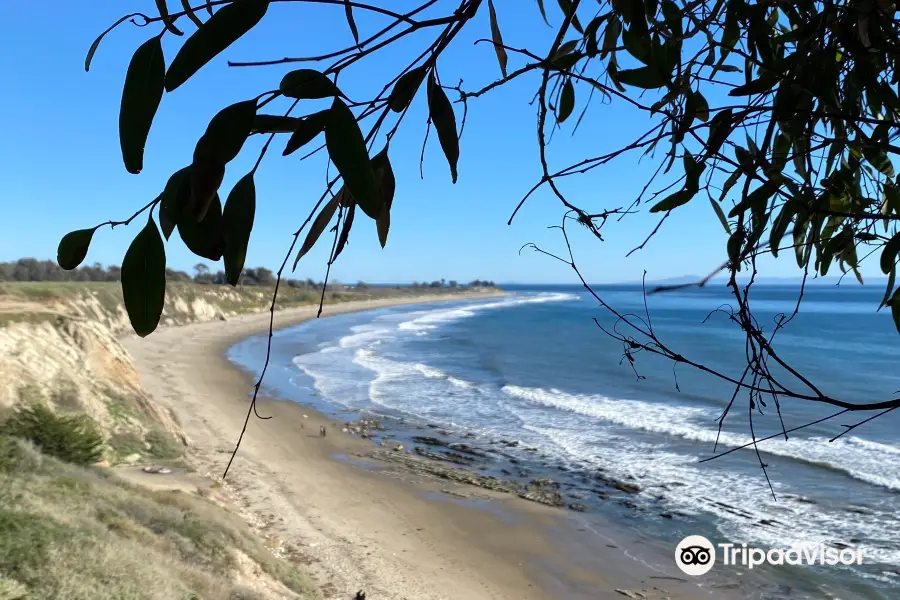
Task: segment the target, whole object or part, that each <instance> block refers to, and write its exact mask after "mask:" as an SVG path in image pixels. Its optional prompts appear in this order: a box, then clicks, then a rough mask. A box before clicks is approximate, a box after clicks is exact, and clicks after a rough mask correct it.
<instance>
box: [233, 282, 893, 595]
mask: <svg viewBox="0 0 900 600" xmlns="http://www.w3.org/2000/svg"><path fill="white" fill-rule="evenodd" d="M598 290H599V291H600V293H601V295H602V296H603V298H604V300H606V301H607V302H608V303H609V304H611V305H613V306H614V307H616V308H617V309H618V310H620V311H621V312H623V313H633V314H641V315H642V314H643V311H644V299H643V296H642V294H641V291H640V289H639V288H638V287H634V286H600V287H598ZM509 291H510V292H511V295H510V296H508V297H503V298H498V299H484V300H477V301H474V302H451V303H443V304H440V305H418V306H405V307H394V308H390V309H382V310H377V311H370V312H365V313H355V314H347V315H338V316H335V317H330V318H327V319H321V320H318V321H312V322H308V323H305V324H302V325H300V326H298V327H294V328H291V329H287V330H284V331H280V332H278V333H277V334H276V336H275V338H274V340H273V358H272V363H271V365H270V372H269V373H270V374H269V375H267V380H266V382H265V384H264V387H265V388H266V389H267V390H268V391H270V392H273V393H277V394H278V395H280V396H282V397H285V398H289V399H293V400H296V401H298V402H301V403H306V404H313V405H315V407H316V408H318V409H321V410H325V411H327V412H331V413H332V414H335V415H336V417H338V418H343V417H345V416H347V415H351V414H353V413H354V412H355V411H360V410H362V411H366V412H371V413H377V414H381V415H385V416H386V417H389V418H392V419H393V421H392V422H393V423H395V427H394V428H393V431H392V432H391V435H393V436H395V437H397V436H399V437H401V438H402V436H403V431H404V428H405V430H406V431H407V434H408V435H414V434H417V433H418V434H420V435H422V432H421V431H419V428H421V427H423V426H425V425H428V424H431V425H432V426H435V425H436V426H438V427H439V428H441V429H443V430H445V431H448V432H452V433H451V434H450V435H452V436H456V437H465V438H466V440H467V442H468V443H470V444H472V445H475V446H481V447H483V448H485V449H494V453H495V456H497V458H498V460H497V462H496V463H495V464H491V465H489V466H487V467H484V468H485V469H487V470H488V472H491V473H497V474H498V475H500V474H501V473H502V475H501V476H508V475H509V476H512V477H514V478H516V477H518V478H521V479H522V480H523V481H527V480H528V479H529V478H533V477H537V476H546V475H547V474H551V476H552V477H554V479H556V480H558V481H564V482H566V488H565V489H567V490H568V491H569V492H572V493H573V496H572V497H573V498H579V500H578V502H583V503H585V504H588V505H589V506H590V507H591V511H590V512H588V513H585V515H586V518H591V515H595V516H596V517H597V518H606V519H608V518H610V517H612V518H615V519H617V520H618V521H620V522H621V521H622V519H627V521H625V522H627V524H628V526H629V527H633V528H635V529H637V530H640V531H642V532H644V533H646V535H648V536H652V537H653V538H654V539H659V540H660V543H664V544H670V545H671V546H672V547H673V548H674V545H675V543H677V541H678V540H680V539H681V538H683V537H684V536H686V535H689V534H699V535H705V536H706V537H708V538H709V539H710V540H713V541H714V542H715V543H718V542H733V543H736V544H738V545H740V544H741V543H747V544H749V545H751V546H756V547H760V548H763V549H768V548H775V547H778V548H786V547H790V546H791V545H794V544H820V543H821V544H826V545H831V546H836V547H842V546H843V545H846V546H850V547H854V548H862V549H863V551H864V564H863V565H862V566H852V567H847V566H840V565H839V566H834V567H827V566H814V567H811V566H796V567H789V566H783V567H763V568H759V569H755V570H754V571H755V576H758V578H759V581H760V582H761V588H760V589H765V590H768V591H766V592H765V594H769V595H762V594H763V592H760V595H756V596H751V595H750V592H748V597H759V598H763V597H767V598H774V597H785V598H817V599H818V598H896V597H898V596H900V415H898V414H896V413H890V414H887V415H885V416H883V417H881V418H879V419H876V420H874V421H872V422H870V423H867V424H865V425H863V426H861V427H859V428H857V429H854V430H853V431H851V432H849V433H848V434H847V435H845V436H843V437H841V438H839V439H838V440H836V441H833V442H829V439H831V438H832V437H834V436H835V435H837V434H838V433H841V432H842V431H843V430H844V427H845V426H846V425H851V424H853V423H855V422H857V421H859V420H861V419H863V418H865V417H867V416H869V415H868V414H863V415H849V414H848V415H844V416H842V417H839V418H837V419H833V420H830V421H826V422H824V423H821V424H818V425H814V426H810V427H808V428H806V429H803V430H801V431H797V432H795V433H791V434H789V436H788V439H784V437H783V436H782V437H776V438H774V439H771V440H767V441H764V442H761V443H759V444H758V451H759V455H757V453H756V452H755V451H754V450H753V449H752V448H748V449H745V450H740V451H737V452H734V453H731V454H728V455H726V456H723V457H720V458H717V459H715V460H712V461H709V462H701V460H702V459H704V458H708V457H710V456H713V455H714V454H715V452H716V449H715V443H716V440H717V439H718V444H719V445H718V451H719V452H721V451H723V450H726V449H730V448H733V447H735V446H741V445H744V444H747V443H749V442H750V441H751V440H752V438H751V434H750V426H751V423H752V427H753V431H754V432H755V433H756V435H757V437H765V436H767V435H770V434H774V433H778V432H779V431H780V430H781V427H782V425H781V422H782V421H783V423H784V426H785V427H786V428H792V427H796V426H799V425H802V424H804V423H807V422H810V421H813V420H816V419H819V418H821V417H824V416H826V415H828V414H831V413H834V412H836V410H837V409H835V408H834V407H825V406H822V405H819V404H817V403H812V402H807V401H798V400H791V399H785V400H783V401H782V403H781V406H780V408H781V411H780V412H781V414H780V416H779V414H778V411H776V407H775V405H774V403H773V402H771V401H767V406H766V407H759V408H761V412H760V410H753V411H751V410H750V409H749V406H748V400H747V397H746V394H743V395H739V396H738V398H737V400H736V402H735V405H734V408H733V410H732V412H731V414H730V415H729V417H728V418H727V420H726V421H725V423H724V426H723V427H722V430H721V432H719V431H718V422H717V418H718V417H719V416H720V415H721V413H722V410H723V408H724V407H725V405H726V404H727V402H728V400H730V398H731V396H732V393H733V387H732V386H731V385H729V384H728V383H727V382H722V381H721V380H717V379H715V378H713V377H711V376H709V375H706V374H703V373H700V372H697V371H696V370H692V369H691V368H690V367H687V366H685V365H678V366H675V367H673V364H672V363H671V362H668V361H664V360H661V359H659V358H658V357H654V356H652V355H643V354H640V353H639V354H636V355H635V364H634V366H635V369H636V370H637V374H638V375H640V378H638V376H637V375H636V373H635V371H634V370H632V368H631V366H630V365H629V362H628V361H627V360H625V359H624V353H623V348H622V346H621V344H619V343H618V342H615V341H614V340H612V339H611V338H609V337H608V336H606V335H605V334H604V333H603V332H602V331H601V329H600V328H599V327H598V326H597V324H595V322H594V320H593V319H594V318H597V320H598V321H599V322H600V324H602V325H604V326H606V327H612V326H613V325H614V323H613V322H612V321H611V320H610V318H609V315H608V314H607V313H605V312H604V311H603V309H601V308H600V307H598V306H597V303H596V301H595V300H594V299H593V298H591V297H589V296H588V295H587V294H585V293H584V292H583V290H582V289H581V288H575V287H514V288H512V289H510V290H509ZM796 293H797V290H796V289H794V288H791V287H786V286H770V287H764V286H757V288H756V291H755V299H754V300H753V304H752V306H753V308H754V310H755V311H756V316H757V318H758V319H759V322H760V324H761V325H762V327H763V328H764V330H766V331H771V329H772V328H773V324H774V319H775V318H776V315H778V314H779V313H790V312H791V311H792V310H793V307H794V305H795V303H796ZM881 293H882V290H880V289H876V288H875V286H867V287H864V288H860V287H859V286H856V285H855V284H854V285H845V286H841V287H840V288H833V287H810V288H808V289H807V291H806V295H805V298H804V302H803V304H802V306H801V312H800V314H799V315H798V316H797V317H796V318H795V319H794V320H793V321H792V322H791V324H790V325H789V326H788V327H787V328H786V329H785V330H783V331H781V332H779V334H778V335H777V336H776V338H775V349H776V351H777V352H778V353H779V355H780V356H782V357H783V358H785V359H786V360H788V361H789V362H790V364H791V365H792V366H793V367H795V368H796V369H797V370H798V371H799V372H800V373H802V374H803V375H804V376H806V377H808V378H809V379H811V380H812V381H813V382H814V383H815V384H816V385H818V386H819V387H820V389H822V391H823V392H825V393H827V394H828V395H830V396H832V397H835V398H841V399H845V400H852V401H860V402H861V401H874V400H884V399H889V398H892V397H895V396H896V394H898V393H900V392H898V390H900V335H898V333H897V331H896V330H895V329H894V326H893V323H892V321H891V317H890V314H889V312H888V311H882V312H880V313H879V312H876V308H877V306H878V302H879V301H880V296H881ZM648 302H649V310H650V317H651V319H652V324H653V327H654V329H655V331H656V332H657V334H658V335H659V337H660V339H661V340H662V341H663V342H664V343H665V344H666V345H667V346H669V347H670V348H672V349H674V350H676V351H677V352H680V353H681V354H683V355H685V356H688V357H689V358H691V359H692V360H695V361H697V362H701V363H703V364H705V365H707V366H709V367H711V368H714V369H717V370H719V371H721V372H723V373H726V374H728V375H730V376H732V377H735V378H739V377H740V375H741V373H742V371H743V369H744V366H745V364H746V363H745V361H744V352H745V347H744V341H743V340H744V338H743V335H742V332H741V331H740V330H739V329H738V328H737V327H736V326H735V325H734V324H733V323H732V322H731V321H730V320H729V319H728V317H727V311H722V310H719V311H717V309H720V308H722V307H723V306H727V305H728V304H729V296H728V293H727V290H725V288H724V286H715V287H712V288H707V289H702V290H700V289H692V290H683V291H678V292H671V293H667V294H662V295H658V296H652V297H650V298H649V299H648ZM229 356H230V358H231V359H232V360H233V361H234V362H236V363H238V364H240V365H241V366H243V367H245V368H247V369H250V370H255V371H257V372H258V371H259V369H260V367H261V364H262V360H263V358H264V356H265V338H264V337H263V336H259V337H253V338H249V339H247V340H244V341H243V342H241V343H240V344H238V345H236V346H235V347H233V348H232V349H231V350H230V352H229ZM784 375H785V379H784V381H785V382H786V383H787V382H788V381H789V379H788V376H787V375H786V374H784ZM791 385H792V386H795V387H796V382H795V381H792V382H791ZM897 413H900V411H897ZM347 418H350V417H349V416H347ZM434 431H435V430H434V429H429V433H427V434H426V435H432V434H433V432H434ZM497 440H505V441H515V442H518V445H517V446H515V447H509V446H508V445H503V446H502V448H503V450H502V452H497V451H496V448H497V445H496V443H497ZM760 458H761V459H762V461H763V462H764V463H765V464H766V465H767V469H766V472H767V473H768V477H769V480H770V481H771V486H772V490H774V496H773V493H772V490H770V488H769V484H768V483H767V481H766V477H765V474H764V472H763V470H762V469H761V467H760ZM598 472H601V473H603V474H604V475H605V476H607V477H611V478H614V479H617V480H622V481H629V482H633V483H636V484H638V485H639V486H640V487H641V493H639V494H621V495H619V496H616V494H615V493H614V492H613V493H612V494H611V498H610V499H602V498H600V497H599V496H596V495H592V493H591V491H590V490H591V487H590V486H589V485H585V483H586V482H587V481H588V480H589V479H590V478H591V477H592V476H593V474H596V473H598ZM616 498H619V499H622V498H627V499H628V500H629V501H630V502H633V503H634V505H635V506H636V508H635V506H631V507H628V506H623V504H621V503H620V502H616V501H615V500H616ZM573 501H574V500H573ZM662 515H666V517H665V518H664V517H663V516H662ZM669 517H673V518H669ZM728 568H729V567H726V566H722V567H721V568H719V567H717V569H716V573H717V575H718V576H719V577H720V578H721V579H722V580H723V581H725V582H727V581H728V578H729V576H730V574H729V572H728V571H727V569H728ZM745 574H746V573H745ZM735 576H736V575H735ZM754 593H755V592H754Z"/></svg>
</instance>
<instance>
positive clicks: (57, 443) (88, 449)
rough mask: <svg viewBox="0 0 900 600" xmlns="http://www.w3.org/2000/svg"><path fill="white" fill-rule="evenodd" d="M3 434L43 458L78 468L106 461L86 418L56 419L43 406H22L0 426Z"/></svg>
mask: <svg viewBox="0 0 900 600" xmlns="http://www.w3.org/2000/svg"><path fill="white" fill-rule="evenodd" d="M0 433H2V434H6V435H9V436H12V437H18V438H22V439H25V440H28V441H30V442H31V443H32V444H34V445H35V446H37V447H38V448H40V450H41V451H42V452H43V453H44V454H49V455H50V456H55V457H56V458H58V459H60V460H63V461H66V462H70V463H73V464H76V465H89V464H92V463H95V462H98V461H99V460H100V459H101V458H103V437H102V436H101V435H100V432H99V431H98V430H97V426H96V425H95V424H94V422H93V421H92V420H91V419H90V417H88V416H87V415H57V414H56V413H54V412H53V411H52V410H50V409H49V408H48V407H46V406H45V405H43V404H38V403H33V404H28V405H26V406H22V407H19V408H17V409H16V410H14V411H13V414H12V415H11V416H10V417H9V418H7V419H6V421H5V422H4V423H3V424H2V425H0Z"/></svg>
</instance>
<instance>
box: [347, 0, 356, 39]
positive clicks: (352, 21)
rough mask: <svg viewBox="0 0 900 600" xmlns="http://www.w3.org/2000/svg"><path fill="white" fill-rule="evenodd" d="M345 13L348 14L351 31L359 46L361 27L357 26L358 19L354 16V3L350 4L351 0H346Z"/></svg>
mask: <svg viewBox="0 0 900 600" xmlns="http://www.w3.org/2000/svg"><path fill="white" fill-rule="evenodd" d="M344 14H345V15H346V16H347V25H349V26H350V33H351V34H353V41H354V42H356V45H357V46H359V29H357V27H356V19H354V18H353V5H352V4H350V0H344Z"/></svg>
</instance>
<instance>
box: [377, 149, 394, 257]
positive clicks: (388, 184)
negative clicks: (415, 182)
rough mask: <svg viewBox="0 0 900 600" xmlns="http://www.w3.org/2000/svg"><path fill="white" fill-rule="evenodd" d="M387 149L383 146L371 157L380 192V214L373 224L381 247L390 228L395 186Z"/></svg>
mask: <svg viewBox="0 0 900 600" xmlns="http://www.w3.org/2000/svg"><path fill="white" fill-rule="evenodd" d="M387 150H388V149H387V147H385V149H384V150H382V151H381V152H379V153H378V154H376V155H375V156H374V157H373V158H372V169H373V170H374V171H375V180H376V182H377V184H378V191H379V192H380V193H381V214H379V215H378V218H377V219H375V226H376V228H377V230H378V241H379V242H380V243H381V247H382V248H384V246H385V244H387V236H388V230H389V229H390V228H391V206H392V205H393V204H394V191H395V189H396V186H397V182H396V179H395V178H394V169H393V168H392V167H391V161H390V158H388V153H387Z"/></svg>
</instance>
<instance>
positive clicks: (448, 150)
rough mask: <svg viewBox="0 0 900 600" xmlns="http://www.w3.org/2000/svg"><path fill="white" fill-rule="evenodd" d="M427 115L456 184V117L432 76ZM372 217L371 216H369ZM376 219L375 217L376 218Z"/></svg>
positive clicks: (447, 99)
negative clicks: (429, 117) (432, 124)
mask: <svg viewBox="0 0 900 600" xmlns="http://www.w3.org/2000/svg"><path fill="white" fill-rule="evenodd" d="M428 114H429V115H430V116H431V122H432V123H434V128H435V130H437V134H438V140H439V141H440V143H441V148H442V149H443V150H444V156H446V157H447V162H448V163H449V164H450V176H451V178H452V180H453V183H456V175H457V173H456V165H457V163H458V162H459V137H458V136H457V134H456V115H454V114H453V106H452V105H451V104H450V99H449V98H447V94H445V93H444V90H443V89H442V88H441V86H440V85H438V83H437V81H436V80H435V78H434V74H433V73H432V74H431V77H429V79H428ZM369 216H372V215H369ZM375 218H377V215H376V217H375Z"/></svg>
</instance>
